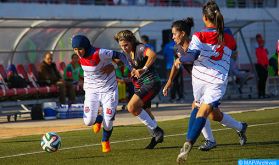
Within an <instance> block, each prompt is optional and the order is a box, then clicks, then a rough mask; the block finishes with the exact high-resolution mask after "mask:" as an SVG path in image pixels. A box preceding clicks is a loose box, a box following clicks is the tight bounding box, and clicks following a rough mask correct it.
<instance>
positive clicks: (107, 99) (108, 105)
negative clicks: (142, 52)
mask: <svg viewBox="0 0 279 165" xmlns="http://www.w3.org/2000/svg"><path fill="white" fill-rule="evenodd" d="M101 101H102V104H103V116H104V121H103V137H102V152H110V151H111V148H110V142H109V139H110V137H111V134H112V131H113V121H114V118H115V114H116V108H117V104H118V91H117V90H116V91H113V92H107V93H105V94H102V97H101Z"/></svg>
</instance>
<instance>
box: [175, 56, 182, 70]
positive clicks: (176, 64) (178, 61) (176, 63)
mask: <svg viewBox="0 0 279 165" xmlns="http://www.w3.org/2000/svg"><path fill="white" fill-rule="evenodd" d="M180 64H181V62H180V60H179V58H177V59H176V60H175V61H174V66H175V67H176V68H179V67H180Z"/></svg>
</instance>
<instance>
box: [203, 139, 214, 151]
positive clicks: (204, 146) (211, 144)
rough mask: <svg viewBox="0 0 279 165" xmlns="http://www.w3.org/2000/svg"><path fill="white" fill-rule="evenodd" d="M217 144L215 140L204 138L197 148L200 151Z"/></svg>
mask: <svg viewBox="0 0 279 165" xmlns="http://www.w3.org/2000/svg"><path fill="white" fill-rule="evenodd" d="M216 146H217V144H216V142H215V141H210V140H205V142H204V144H202V145H201V146H200V147H199V148H198V149H199V150H201V151H209V150H211V149H213V148H216Z"/></svg>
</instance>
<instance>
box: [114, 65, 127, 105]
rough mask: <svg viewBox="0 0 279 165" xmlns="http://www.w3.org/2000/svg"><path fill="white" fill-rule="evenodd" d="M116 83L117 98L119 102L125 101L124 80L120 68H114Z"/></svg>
mask: <svg viewBox="0 0 279 165" xmlns="http://www.w3.org/2000/svg"><path fill="white" fill-rule="evenodd" d="M115 74H116V79H117V85H118V96H119V97H118V99H119V102H126V101H127V100H126V83H125V81H124V77H123V72H122V69H121V68H116V69H115Z"/></svg>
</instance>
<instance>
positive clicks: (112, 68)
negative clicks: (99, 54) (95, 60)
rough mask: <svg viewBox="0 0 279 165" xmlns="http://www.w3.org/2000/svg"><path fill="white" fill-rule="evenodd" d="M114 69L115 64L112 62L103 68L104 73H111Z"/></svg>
mask: <svg viewBox="0 0 279 165" xmlns="http://www.w3.org/2000/svg"><path fill="white" fill-rule="evenodd" d="M113 71H114V66H113V65H112V64H108V65H106V66H104V67H102V68H101V73H102V74H110V73H112V72H113Z"/></svg>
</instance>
